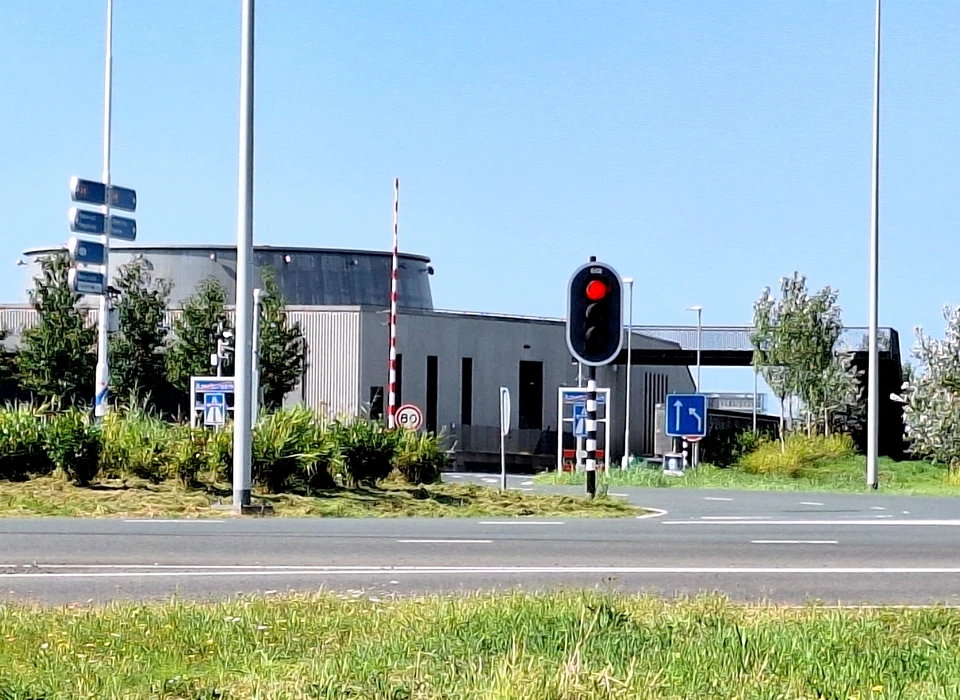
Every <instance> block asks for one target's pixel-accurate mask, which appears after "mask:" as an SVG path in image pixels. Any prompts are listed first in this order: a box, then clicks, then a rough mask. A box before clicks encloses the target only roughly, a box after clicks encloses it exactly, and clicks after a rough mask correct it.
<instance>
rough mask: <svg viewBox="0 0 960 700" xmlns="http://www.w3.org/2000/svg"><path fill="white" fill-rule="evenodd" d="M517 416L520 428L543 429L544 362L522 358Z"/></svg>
mask: <svg viewBox="0 0 960 700" xmlns="http://www.w3.org/2000/svg"><path fill="white" fill-rule="evenodd" d="M519 393H520V395H519V397H518V400H517V418H518V420H519V424H520V430H541V429H543V363H542V362H533V361H531V360H520V392H519Z"/></svg>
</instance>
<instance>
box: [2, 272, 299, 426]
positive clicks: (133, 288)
mask: <svg viewBox="0 0 960 700" xmlns="http://www.w3.org/2000/svg"><path fill="white" fill-rule="evenodd" d="M68 271H69V263H68V261H67V259H66V256H64V255H50V256H46V257H44V258H43V259H41V261H40V273H39V275H38V276H37V277H36V278H35V280H34V288H33V289H32V290H31V291H30V293H29V298H30V302H31V304H32V305H33V307H34V309H35V310H36V312H37V319H36V323H35V324H34V325H33V326H31V327H30V328H27V329H25V330H24V331H23V334H22V336H21V338H20V343H19V346H18V347H17V348H16V349H13V350H11V349H6V350H4V352H3V354H2V356H0V385H2V390H3V392H4V395H5V396H7V397H10V396H17V397H23V398H29V399H31V400H39V401H49V402H53V403H56V404H57V405H59V406H63V407H68V406H88V405H90V404H92V398H93V389H94V376H95V370H96V340H97V331H96V328H95V326H93V325H92V324H91V323H90V322H89V319H88V316H87V312H86V311H85V310H84V309H83V308H81V307H80V306H79V302H80V300H81V296H80V295H78V294H76V293H74V292H73V291H71V289H70V288H69V286H68V283H67V273H68ZM261 275H262V277H263V281H264V291H265V292H266V296H265V297H264V299H263V301H262V303H261V307H260V308H261V316H260V319H261V321H260V337H259V349H260V388H261V392H262V394H261V395H262V399H263V406H264V408H265V409H266V410H275V409H276V408H278V407H279V406H280V405H281V404H282V402H283V398H284V396H286V394H287V393H289V392H290V391H291V390H292V389H293V388H294V387H295V386H296V384H297V382H298V381H299V379H300V377H301V376H302V375H303V371H304V369H305V366H306V343H305V339H304V337H303V333H302V332H301V329H300V326H299V324H296V323H292V324H291V323H290V322H289V321H288V319H287V314H286V311H285V301H284V299H283V296H282V295H281V294H280V291H279V288H278V285H277V283H276V278H275V275H274V273H273V271H271V270H269V269H263V270H261ZM115 288H116V291H117V292H118V293H119V298H118V300H117V301H116V303H115V305H114V308H115V309H116V313H117V329H116V332H114V333H111V334H110V338H109V345H108V347H109V351H108V352H109V363H110V384H111V386H110V391H111V394H112V397H113V400H114V401H115V402H126V403H130V404H134V403H135V404H137V405H141V406H142V405H148V406H150V407H151V408H153V409H155V410H157V411H158V412H159V413H161V414H162V415H166V416H168V417H178V416H179V417H183V416H186V415H188V410H189V407H188V405H187V404H188V401H189V391H190V377H191V376H207V375H209V374H211V371H212V370H211V366H210V357H211V355H212V354H214V353H216V351H217V340H218V337H220V334H221V333H222V331H223V330H229V329H231V324H230V321H229V318H228V316H227V312H226V298H227V294H226V289H225V288H224V286H223V285H222V284H221V283H220V282H219V281H217V280H215V279H207V280H204V281H202V282H201V283H200V285H198V287H197V289H196V290H195V291H194V293H193V294H192V295H191V296H190V297H188V298H187V299H186V300H185V301H184V303H183V305H182V308H181V309H179V314H176V315H175V318H174V320H173V322H172V324H170V325H169V326H168V325H167V320H166V319H167V312H168V311H169V310H170V294H171V292H172V290H173V284H172V283H171V282H170V281H169V280H165V279H162V278H154V277H153V276H152V275H151V274H150V272H149V269H148V266H147V265H146V263H145V261H144V260H142V259H137V260H134V261H132V262H130V263H127V264H125V265H122V266H121V267H120V268H119V269H118V270H117V275H116V278H115ZM223 373H224V375H226V376H229V375H232V373H233V358H232V356H228V357H227V358H226V359H225V362H224V365H223Z"/></svg>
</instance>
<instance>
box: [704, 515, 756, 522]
mask: <svg viewBox="0 0 960 700" xmlns="http://www.w3.org/2000/svg"><path fill="white" fill-rule="evenodd" d="M770 517H771V516H769V515H704V516H701V518H700V519H701V520H733V521H741V520H769V519H770Z"/></svg>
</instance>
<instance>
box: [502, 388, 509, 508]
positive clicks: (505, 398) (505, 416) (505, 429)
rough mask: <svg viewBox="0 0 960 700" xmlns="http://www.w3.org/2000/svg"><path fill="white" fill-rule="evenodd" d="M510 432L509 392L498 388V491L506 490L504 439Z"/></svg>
mask: <svg viewBox="0 0 960 700" xmlns="http://www.w3.org/2000/svg"><path fill="white" fill-rule="evenodd" d="M509 432H510V390H509V389H507V387H505V386H502V387H500V490H501V491H506V490H507V450H506V438H507V433H509Z"/></svg>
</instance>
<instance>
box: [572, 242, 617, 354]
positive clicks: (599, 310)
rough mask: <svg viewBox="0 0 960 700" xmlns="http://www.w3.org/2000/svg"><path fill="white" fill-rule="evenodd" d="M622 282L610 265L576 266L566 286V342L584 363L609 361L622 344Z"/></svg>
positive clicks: (594, 263)
mask: <svg viewBox="0 0 960 700" xmlns="http://www.w3.org/2000/svg"><path fill="white" fill-rule="evenodd" d="M622 300H623V282H622V281H621V279H620V275H619V274H617V271H616V270H614V269H613V268H612V267H611V266H610V265H607V264H606V263H600V262H595V261H594V262H589V263H587V264H586V265H582V266H581V267H579V268H577V270H576V272H574V273H573V276H572V277H571V278H570V285H569V287H568V288H567V346H568V347H569V348H570V353H571V354H572V355H573V356H574V357H575V358H576V359H577V360H579V361H580V362H582V363H583V364H585V365H592V366H599V365H606V364H609V363H610V362H611V361H613V360H614V358H616V356H617V355H619V354H620V349H621V348H622V347H623V307H622Z"/></svg>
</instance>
